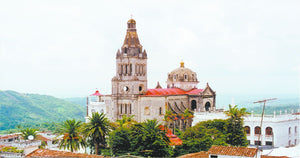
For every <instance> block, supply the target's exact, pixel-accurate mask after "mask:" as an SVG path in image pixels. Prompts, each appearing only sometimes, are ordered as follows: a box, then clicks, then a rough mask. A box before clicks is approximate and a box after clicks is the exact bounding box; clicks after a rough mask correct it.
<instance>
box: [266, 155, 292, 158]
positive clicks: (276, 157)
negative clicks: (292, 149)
mask: <svg viewBox="0 0 300 158" xmlns="http://www.w3.org/2000/svg"><path fill="white" fill-rule="evenodd" d="M260 158H289V157H287V156H267V155H261V156H260Z"/></svg>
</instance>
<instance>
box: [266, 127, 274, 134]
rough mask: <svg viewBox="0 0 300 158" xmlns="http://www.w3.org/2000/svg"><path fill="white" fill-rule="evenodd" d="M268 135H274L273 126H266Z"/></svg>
mask: <svg viewBox="0 0 300 158" xmlns="http://www.w3.org/2000/svg"><path fill="white" fill-rule="evenodd" d="M266 135H273V129H272V128H271V127H267V128H266Z"/></svg>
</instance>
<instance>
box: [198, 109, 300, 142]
mask: <svg viewBox="0 0 300 158" xmlns="http://www.w3.org/2000/svg"><path fill="white" fill-rule="evenodd" d="M227 118H228V117H227V116H226V115H225V114H224V113H223V112H217V111H215V112H195V117H194V121H193V125H195V124H197V123H198V122H200V121H207V120H213V119H227ZM299 119H300V113H299V112H298V113H292V114H287V113H285V114H281V115H275V114H274V115H265V116H264V118H263V124H262V128H260V124H261V116H260V115H254V114H253V113H252V114H251V115H249V116H246V117H244V127H245V130H246V134H247V140H248V141H249V144H250V145H257V144H258V145H262V146H271V147H272V146H273V147H288V146H294V145H297V144H299V138H300V136H299V124H300V120H299ZM260 133H261V136H260V137H261V138H260V141H259V140H258V137H259V134H260Z"/></svg>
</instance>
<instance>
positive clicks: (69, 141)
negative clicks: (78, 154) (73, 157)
mask: <svg viewBox="0 0 300 158" xmlns="http://www.w3.org/2000/svg"><path fill="white" fill-rule="evenodd" d="M81 125H82V122H81V121H76V120H75V119H73V120H66V121H64V122H63V124H62V125H61V126H60V129H59V131H60V133H61V134H63V135H64V136H63V139H62V140H61V142H60V143H59V148H60V149H61V148H64V149H66V148H67V149H68V150H71V152H73V151H77V150H78V149H80V147H85V141H84V140H83V138H82V136H81V135H80V128H81Z"/></svg>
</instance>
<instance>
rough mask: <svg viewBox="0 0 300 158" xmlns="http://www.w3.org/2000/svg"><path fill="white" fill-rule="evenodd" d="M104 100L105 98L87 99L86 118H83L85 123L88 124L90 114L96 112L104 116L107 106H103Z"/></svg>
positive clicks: (94, 97) (93, 97)
mask: <svg viewBox="0 0 300 158" xmlns="http://www.w3.org/2000/svg"><path fill="white" fill-rule="evenodd" d="M96 92H97V91H96ZM105 100H106V97H105V96H89V97H88V106H87V116H86V117H85V122H89V117H92V114H93V113H95V112H98V113H99V114H101V113H104V114H106V112H107V106H106V104H105Z"/></svg>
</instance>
